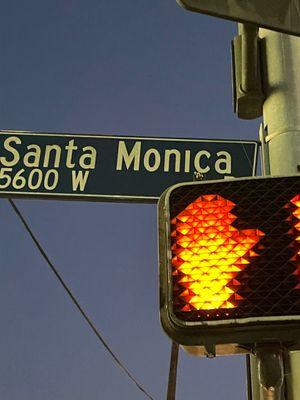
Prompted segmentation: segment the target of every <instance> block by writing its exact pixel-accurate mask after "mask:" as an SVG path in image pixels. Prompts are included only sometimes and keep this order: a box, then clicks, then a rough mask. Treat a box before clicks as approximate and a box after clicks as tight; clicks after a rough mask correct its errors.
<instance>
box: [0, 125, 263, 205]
mask: <svg viewBox="0 0 300 400" xmlns="http://www.w3.org/2000/svg"><path fill="white" fill-rule="evenodd" d="M257 147H258V144H257V142H254V141H236V140H208V139H169V138H155V137H153V138H147V137H133V136H130V137H129V136H128V137H126V136H98V135H73V134H57V133H33V132H21V131H1V132H0V196H1V197H17V196H18V197H20V196H21V197H36V198H37V197H39V198H56V199H59V198H60V199H67V200H71V199H74V200H75V199H78V200H96V201H137V202H152V203H155V202H156V201H157V200H158V198H159V196H160V195H161V194H162V192H163V191H164V190H165V189H166V188H167V187H169V186H171V185H173V184H175V183H179V182H185V181H191V180H193V177H194V174H195V172H197V173H200V174H202V175H203V179H218V178H226V177H228V176H234V177H242V176H252V175H254V173H255V167H256V159H257Z"/></svg>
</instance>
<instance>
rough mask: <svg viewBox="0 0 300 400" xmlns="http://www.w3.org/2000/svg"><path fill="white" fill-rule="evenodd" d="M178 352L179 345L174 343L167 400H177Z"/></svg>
mask: <svg viewBox="0 0 300 400" xmlns="http://www.w3.org/2000/svg"><path fill="white" fill-rule="evenodd" d="M178 351H179V345H178V344H177V343H175V342H172V350H171V358H170V370H169V382H168V393H167V400H175V398H176V381H177V365H178Z"/></svg>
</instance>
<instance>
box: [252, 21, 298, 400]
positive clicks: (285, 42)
mask: <svg viewBox="0 0 300 400" xmlns="http://www.w3.org/2000/svg"><path fill="white" fill-rule="evenodd" d="M259 36H260V37H261V38H262V43H261V61H262V70H261V71H262V79H263V86H264V92H265V96H266V99H265V101H264V104H263V124H262V127H261V132H260V139H261V141H262V150H263V151H262V153H263V154H262V155H263V173H264V174H265V175H296V174H297V173H299V172H300V38H298V37H295V36H290V35H286V34H282V33H277V32H274V31H269V30H265V29H261V30H260V33H259ZM283 367H284V384H283V392H282V393H281V394H279V395H275V394H274V395H272V393H270V394H269V397H266V396H265V397H264V394H263V390H262V388H260V386H259V379H258V368H259V357H255V356H250V375H251V387H252V390H251V393H252V399H251V400H262V399H265V398H269V399H272V400H277V399H278V400H300V352H287V351H285V353H284V355H283ZM276 396H277V397H276Z"/></svg>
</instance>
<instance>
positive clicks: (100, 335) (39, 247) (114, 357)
mask: <svg viewBox="0 0 300 400" xmlns="http://www.w3.org/2000/svg"><path fill="white" fill-rule="evenodd" d="M8 201H9V203H10V204H11V206H12V208H13V210H14V211H15V213H16V214H17V216H18V217H19V219H20V220H21V222H22V224H23V225H24V227H25V229H26V230H27V232H28V233H29V235H30V237H31V239H32V240H33V242H34V244H35V245H36V247H37V248H38V250H39V252H40V253H41V255H42V257H43V258H44V260H45V261H46V263H47V264H48V266H49V267H50V269H51V271H52V272H53V273H54V275H55V276H56V278H57V279H58V280H59V282H60V284H61V285H62V287H63V288H64V289H65V291H66V292H67V294H68V295H69V297H70V298H71V300H72V302H73V303H74V304H75V306H76V307H77V309H78V311H79V312H80V314H81V315H82V317H83V318H84V319H85V321H86V322H87V324H88V325H89V327H90V328H91V329H92V331H93V332H94V334H95V335H96V336H97V338H98V339H99V340H100V342H101V343H102V345H103V346H104V347H105V348H106V350H107V351H108V353H109V354H110V355H111V357H112V358H113V360H114V361H115V363H116V364H117V365H118V367H119V368H121V369H122V370H123V372H124V373H125V374H126V375H127V376H128V378H129V379H130V380H131V381H132V382H133V383H135V385H136V386H137V387H138V389H139V390H140V391H142V392H143V393H144V395H145V396H146V397H148V399H150V400H154V399H153V397H152V396H151V395H150V394H149V393H148V392H147V391H146V389H144V388H143V386H142V385H141V384H140V383H139V382H138V381H137V380H136V379H135V378H134V376H133V375H132V374H131V373H130V372H129V370H128V369H127V368H126V367H125V365H124V364H123V363H122V362H121V361H120V359H119V358H118V357H117V356H116V354H115V353H114V352H113V351H112V350H111V348H110V346H109V345H108V344H107V342H106V341H105V339H104V338H103V336H102V334H101V333H100V332H99V330H98V329H97V328H96V327H95V325H94V324H93V322H92V321H91V319H90V318H89V316H88V315H87V314H86V312H85V311H84V310H83V308H82V307H81V305H80V304H79V302H78V301H77V300H76V297H75V296H74V294H73V293H72V291H71V289H70V288H69V287H68V285H67V284H66V283H65V281H64V280H63V278H62V276H61V275H60V273H59V272H58V270H57V269H56V268H55V267H54V265H53V263H52V262H51V261H50V259H49V257H48V256H47V254H46V252H45V250H44V249H43V247H42V246H41V244H40V243H39V241H38V239H37V238H36V236H35V235H34V233H33V232H32V230H31V228H30V226H29V225H28V223H27V221H26V220H25V218H24V217H23V215H22V213H21V211H20V210H19V208H18V207H17V205H16V204H15V202H14V201H13V200H12V199H8Z"/></svg>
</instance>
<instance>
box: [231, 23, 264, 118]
mask: <svg viewBox="0 0 300 400" xmlns="http://www.w3.org/2000/svg"><path fill="white" fill-rule="evenodd" d="M239 31H240V34H239V35H238V36H236V37H235V38H234V39H233V41H232V42H231V51H232V89H233V90H232V91H233V107H234V112H235V113H236V115H237V116H238V118H241V119H255V118H258V117H260V116H262V112H263V103H264V100H265V95H264V93H263V89H262V74H261V61H260V41H261V39H259V38H258V27H256V26H255V25H251V24H239Z"/></svg>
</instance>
